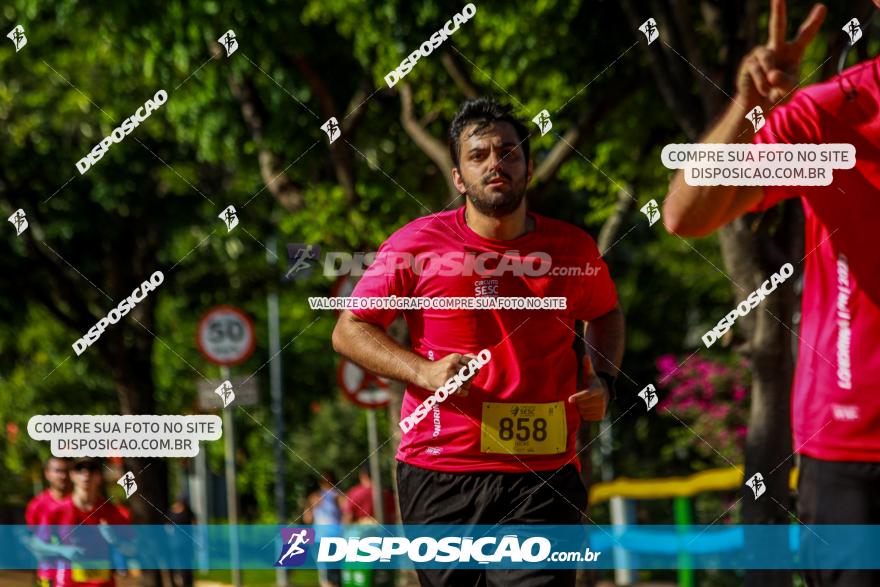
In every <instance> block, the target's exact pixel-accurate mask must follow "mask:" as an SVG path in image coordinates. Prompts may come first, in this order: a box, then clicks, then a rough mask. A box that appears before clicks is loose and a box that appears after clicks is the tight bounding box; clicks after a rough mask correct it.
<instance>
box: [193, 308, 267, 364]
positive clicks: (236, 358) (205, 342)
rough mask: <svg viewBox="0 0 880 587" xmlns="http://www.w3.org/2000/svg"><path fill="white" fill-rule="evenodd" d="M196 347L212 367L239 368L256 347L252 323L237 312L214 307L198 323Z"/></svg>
mask: <svg viewBox="0 0 880 587" xmlns="http://www.w3.org/2000/svg"><path fill="white" fill-rule="evenodd" d="M196 344H197V345H198V347H199V350H200V351H201V352H202V354H203V355H205V357H206V358H207V359H208V360H209V361H211V362H212V363H214V364H215V365H226V366H231V365H238V364H239V363H243V362H244V361H246V360H247V359H248V357H250V356H251V354H252V353H253V352H254V347H255V346H256V345H257V337H256V335H255V334H254V323H253V322H251V319H250V318H249V317H248V315H247V314H245V313H244V312H242V311H241V310H239V309H238V308H233V307H232V306H214V307H213V308H211V309H210V310H208V311H207V312H206V313H205V315H204V316H202V319H201V320H199V327H198V331H197V333H196Z"/></svg>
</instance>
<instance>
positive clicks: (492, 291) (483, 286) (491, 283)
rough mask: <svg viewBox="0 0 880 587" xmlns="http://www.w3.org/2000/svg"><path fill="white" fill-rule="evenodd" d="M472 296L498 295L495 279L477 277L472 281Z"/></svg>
mask: <svg viewBox="0 0 880 587" xmlns="http://www.w3.org/2000/svg"><path fill="white" fill-rule="evenodd" d="M474 297H477V298H483V297H498V280H497V279H478V280H476V281H475V282H474Z"/></svg>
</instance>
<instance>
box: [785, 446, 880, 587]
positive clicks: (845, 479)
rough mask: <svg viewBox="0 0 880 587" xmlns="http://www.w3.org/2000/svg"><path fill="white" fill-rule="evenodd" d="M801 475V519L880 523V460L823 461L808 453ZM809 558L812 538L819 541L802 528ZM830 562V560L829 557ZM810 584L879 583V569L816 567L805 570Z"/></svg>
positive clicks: (851, 586)
mask: <svg viewBox="0 0 880 587" xmlns="http://www.w3.org/2000/svg"><path fill="white" fill-rule="evenodd" d="M800 459H801V462H800V476H799V478H798V516H800V520H801V522H803V523H804V524H808V525H813V524H880V493H878V487H880V463H864V462H848V461H822V460H819V459H814V458H811V457H808V456H806V455H801V457H800ZM801 536H802V537H803V540H804V542H803V543H802V547H803V549H804V555H805V557H806V560H807V561H809V560H810V559H811V558H813V557H815V555H814V554H812V553H811V541H813V540H815V541H818V537H814V536H812V535H811V533H810V532H802V533H801ZM825 562H826V563H827V561H825ZM804 579H805V580H806V582H807V585H808V586H809V587H876V586H877V585H880V571H878V570H850V571H840V570H818V571H816V570H814V571H805V572H804Z"/></svg>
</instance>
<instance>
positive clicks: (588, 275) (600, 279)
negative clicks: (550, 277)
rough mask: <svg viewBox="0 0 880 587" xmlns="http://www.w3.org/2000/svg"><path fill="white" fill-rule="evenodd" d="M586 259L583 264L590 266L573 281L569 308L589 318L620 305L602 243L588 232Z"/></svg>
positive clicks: (596, 316) (572, 313)
mask: <svg viewBox="0 0 880 587" xmlns="http://www.w3.org/2000/svg"><path fill="white" fill-rule="evenodd" d="M583 259H584V265H583V266H584V267H586V268H589V270H586V271H584V272H582V274H581V275H579V276H577V277H575V278H574V279H572V280H571V281H570V283H571V285H570V289H569V292H568V312H569V314H570V315H571V316H572V317H573V318H575V319H577V320H584V321H586V322H589V321H590V320H593V319H595V318H598V317H599V316H602V315H604V314H607V313H608V312H610V311H611V310H613V309H614V307H615V306H616V305H617V288H616V287H615V286H614V282H613V281H612V280H611V275H610V274H609V273H608V266H607V265H606V264H605V261H603V260H602V256H601V255H600V254H599V247H597V246H596V243H595V241H593V239H592V238H590V237H589V236H587V237H586V240H585V243H584V253H583Z"/></svg>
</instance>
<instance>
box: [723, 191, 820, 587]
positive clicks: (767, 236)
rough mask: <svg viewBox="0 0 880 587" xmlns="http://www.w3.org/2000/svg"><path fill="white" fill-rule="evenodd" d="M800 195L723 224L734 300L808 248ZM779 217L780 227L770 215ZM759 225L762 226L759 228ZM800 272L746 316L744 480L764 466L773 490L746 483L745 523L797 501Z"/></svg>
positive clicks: (777, 580) (783, 518)
mask: <svg viewBox="0 0 880 587" xmlns="http://www.w3.org/2000/svg"><path fill="white" fill-rule="evenodd" d="M799 206H800V204H799V203H798V202H787V203H786V204H785V205H784V206H783V207H782V208H780V209H777V210H775V211H772V212H768V213H767V217H766V218H759V219H758V220H755V218H754V217H745V218H741V219H738V220H736V221H735V222H733V223H731V224H730V225H729V226H727V227H725V228H724V229H722V230H721V233H720V241H721V252H722V256H723V258H724V264H725V266H726V267H727V268H728V270H729V276H730V278H731V280H732V281H733V282H734V291H735V294H734V298H735V299H734V303H739V302H740V301H741V300H743V299H745V298H746V296H747V295H748V294H749V293H751V292H752V291H754V290H755V289H757V288H758V287H759V286H760V284H761V283H762V282H763V281H764V280H766V279H768V278H769V276H770V275H771V274H772V273H775V272H777V271H779V269H780V267H781V266H782V265H783V264H784V263H786V262H792V264H793V265H795V266H796V267H795V271H796V273H797V272H798V270H799V268H798V267H797V265H798V264H796V263H794V260H796V259H798V258H799V257H800V256H801V255H800V254H799V252H800V251H801V250H802V230H803V227H802V218H801V216H800V214H799V213H798V210H799ZM776 217H779V220H780V222H779V224H778V225H777V226H776V228H775V229H771V228H767V227H768V226H769V225H771V224H774V223H772V222H771V220H773V219H775V218H776ZM756 227H757V228H756ZM795 281H796V280H795V279H789V280H787V281H786V282H785V283H784V284H783V285H781V286H780V287H778V288H777V289H776V290H775V291H774V292H773V294H772V295H770V296H769V297H767V298H765V299H764V301H763V302H761V304H760V305H759V306H758V307H757V308H755V309H754V310H753V311H752V312H751V313H750V314H749V315H748V316H746V317H745V318H740V319H739V320H738V321H737V322H740V321H741V322H742V332H743V333H744V335H745V338H746V341H747V342H746V343H745V345H743V347H742V348H741V349H739V350H740V351H741V352H742V354H744V355H746V356H748V357H749V358H750V359H751V361H752V367H751V369H752V396H751V411H750V414H749V427H748V435H747V437H746V453H745V467H744V469H745V474H744V477H743V481H744V482H745V481H747V480H748V479H750V478H751V477H752V476H753V475H754V474H755V473H761V476H762V477H763V478H764V483H765V484H766V492H765V493H764V494H763V495H761V497H760V498H758V499H755V497H754V494H753V492H752V490H751V488H750V487H747V486H745V485H743V487H741V489H740V495H741V497H742V502H741V503H742V518H743V523H745V524H788V523H789V514H788V507H789V503H790V495H791V494H790V490H789V482H788V481H789V474H790V471H791V467H792V461H793V459H792V458H791V457H792V442H791V413H790V397H791V396H790V393H791V383H792V374H793V372H794V355H793V351H792V334H793V332H794V325H793V323H792V317H793V315H794V312H795V310H796V308H797V304H798V296H797V295H796V294H795V291H794V282H795ZM791 581H792V573H791V571H788V570H781V571H749V572H747V573H746V582H745V584H746V585H747V586H748V587H764V586H767V587H771V586H772V587H776V586H778V585H791Z"/></svg>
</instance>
